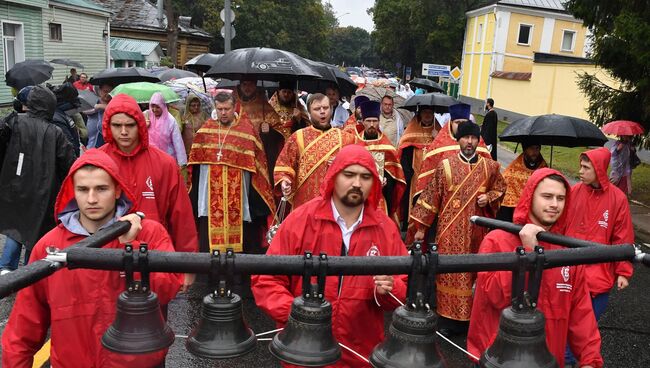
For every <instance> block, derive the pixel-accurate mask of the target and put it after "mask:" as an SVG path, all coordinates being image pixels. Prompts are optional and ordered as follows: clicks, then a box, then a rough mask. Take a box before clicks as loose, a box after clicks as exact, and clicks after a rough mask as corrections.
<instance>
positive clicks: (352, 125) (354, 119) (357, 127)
mask: <svg viewBox="0 0 650 368" xmlns="http://www.w3.org/2000/svg"><path fill="white" fill-rule="evenodd" d="M366 101H370V99H369V98H368V97H366V96H357V97H355V98H354V100H353V103H354V112H353V113H352V114H351V115H350V117H349V118H348V121H346V122H345V125H344V126H343V129H344V130H345V131H346V132H349V133H351V134H356V133H357V132H363V125H362V124H361V120H363V116H362V115H361V104H363V103H364V102H366ZM389 142H390V141H389ZM391 144H392V143H391Z"/></svg>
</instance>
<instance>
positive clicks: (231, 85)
mask: <svg viewBox="0 0 650 368" xmlns="http://www.w3.org/2000/svg"><path fill="white" fill-rule="evenodd" d="M240 82H241V81H238V80H230V79H225V78H221V80H220V81H219V83H217V89H235V88H237V86H239V83H240ZM257 86H258V87H261V88H264V89H274V88H275V89H277V88H278V87H279V86H280V84H279V83H278V82H272V81H262V80H260V81H257Z"/></svg>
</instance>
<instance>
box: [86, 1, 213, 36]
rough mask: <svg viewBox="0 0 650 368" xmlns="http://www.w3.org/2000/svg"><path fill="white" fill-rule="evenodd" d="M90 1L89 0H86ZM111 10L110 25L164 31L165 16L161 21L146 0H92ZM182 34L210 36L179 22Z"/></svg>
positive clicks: (186, 23)
mask: <svg viewBox="0 0 650 368" xmlns="http://www.w3.org/2000/svg"><path fill="white" fill-rule="evenodd" d="M86 1H90V0H86ZM92 1H93V2H95V3H96V4H99V5H101V6H103V7H105V8H107V9H110V10H111V11H112V12H113V16H112V17H111V27H113V28H125V29H134V30H138V29H139V30H143V31H154V32H156V31H157V32H165V31H166V28H167V16H166V15H165V14H164V13H163V15H162V18H163V19H162V21H160V20H159V19H158V9H157V8H156V6H155V5H154V4H152V3H151V2H149V1H148V0H92ZM179 29H180V31H181V33H183V34H190V35H193V36H196V37H202V38H212V35H210V34H209V33H208V32H206V31H204V30H202V29H200V28H196V27H192V26H190V25H189V22H183V23H182V24H181V22H179Z"/></svg>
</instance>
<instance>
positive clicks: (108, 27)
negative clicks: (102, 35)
mask: <svg viewBox="0 0 650 368" xmlns="http://www.w3.org/2000/svg"><path fill="white" fill-rule="evenodd" d="M110 67H111V18H110V17H109V18H108V19H106V68H110Z"/></svg>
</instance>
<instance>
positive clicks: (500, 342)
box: [479, 307, 558, 368]
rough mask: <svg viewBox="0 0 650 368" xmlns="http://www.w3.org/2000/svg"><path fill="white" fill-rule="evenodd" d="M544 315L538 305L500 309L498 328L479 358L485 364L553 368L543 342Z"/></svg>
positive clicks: (493, 367) (490, 366) (497, 367)
mask: <svg viewBox="0 0 650 368" xmlns="http://www.w3.org/2000/svg"><path fill="white" fill-rule="evenodd" d="M544 324H545V322H544V315H543V314H542V312H540V311H538V310H537V309H532V310H524V311H517V310H515V309H514V308H512V307H511V308H506V309H504V310H503V312H502V313H501V321H500V322H499V332H498V334H497V337H496V339H494V343H493V344H492V346H490V347H489V348H488V349H487V350H486V351H485V353H483V356H481V360H480V362H479V364H480V366H481V367H488V368H501V367H503V368H556V367H558V364H557V361H556V360H555V357H553V355H551V353H550V352H549V351H548V347H547V346H546V333H545V331H544Z"/></svg>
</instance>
